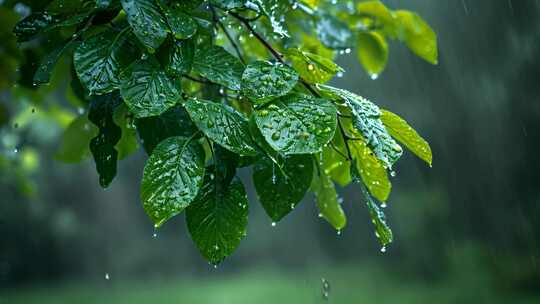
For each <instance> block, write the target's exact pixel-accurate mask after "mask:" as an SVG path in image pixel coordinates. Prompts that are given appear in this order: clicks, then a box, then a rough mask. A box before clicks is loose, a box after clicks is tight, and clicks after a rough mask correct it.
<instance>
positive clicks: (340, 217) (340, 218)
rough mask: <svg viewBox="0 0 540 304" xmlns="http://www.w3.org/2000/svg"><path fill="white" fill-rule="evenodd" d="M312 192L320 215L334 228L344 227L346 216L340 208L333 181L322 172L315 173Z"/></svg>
mask: <svg viewBox="0 0 540 304" xmlns="http://www.w3.org/2000/svg"><path fill="white" fill-rule="evenodd" d="M313 192H314V193H315V200H316V202H317V208H318V209H319V212H320V215H321V216H322V217H323V218H324V219H325V220H326V221H327V222H328V223H330V225H332V226H333V227H334V228H335V229H336V230H341V229H343V228H345V225H346V224H347V217H346V216H345V212H344V211H343V209H342V208H341V204H340V203H339V200H338V195H337V192H336V188H335V186H334V183H333V182H332V180H331V179H330V177H329V176H328V175H326V174H324V173H323V172H320V175H319V176H317V174H315V179H314V187H313Z"/></svg>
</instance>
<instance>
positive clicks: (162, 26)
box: [121, 0, 168, 53]
mask: <svg viewBox="0 0 540 304" xmlns="http://www.w3.org/2000/svg"><path fill="white" fill-rule="evenodd" d="M121 2H122V7H123V8H124V11H125V12H126V15H127V19H128V22H129V24H130V25H131V28H132V29H133V33H135V36H137V38H138V39H139V40H140V41H141V43H142V44H143V45H144V46H146V48H147V49H148V51H149V52H150V53H154V52H155V50H156V49H157V48H158V47H159V46H160V45H161V44H162V43H163V41H165V38H167V30H168V27H167V22H166V21H165V19H164V18H163V16H162V15H161V13H160V11H159V7H158V6H157V5H156V3H155V2H154V0H121Z"/></svg>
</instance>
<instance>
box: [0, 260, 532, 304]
mask: <svg viewBox="0 0 540 304" xmlns="http://www.w3.org/2000/svg"><path fill="white" fill-rule="evenodd" d="M321 273H325V274H326V276H325V278H326V279H327V280H328V281H329V282H330V285H331V290H330V295H329V299H328V301H324V300H323V298H322V283H321ZM539 300H540V299H538V298H536V299H534V298H530V297H529V298H528V297H526V296H518V295H514V294H502V293H499V292H497V290H496V289H495V288H490V286H489V283H487V282H486V281H485V280H484V279H483V278H482V277H479V276H473V277H471V276H465V277H462V278H454V279H449V280H448V281H445V282H439V283H430V282H418V281H411V280H406V279H403V278H397V277H393V276H392V275H391V274H390V273H388V272H383V271H381V270H377V269H369V268H368V267H360V266H351V267H343V268H339V269H336V268H333V269H332V270H331V271H324V272H322V271H318V270H313V269H312V270H310V271H308V272H305V273H283V272H277V271H275V270H268V269H266V270H259V271H252V272H247V273H242V274H235V275H230V274H228V275H225V274H216V275H210V276H202V277H197V278H179V279H173V280H148V281H144V280H139V281H126V280H120V279H115V278H114V277H113V276H111V279H110V280H105V279H103V282H87V283H85V282H70V283H66V284H58V285H52V286H41V287H27V288H21V289H17V290H10V291H5V290H4V291H2V294H0V303H2V304H4V303H5V304H8V303H9V304H23V303H24V304H33V303H39V304H62V303H77V304H93V303H115V304H123V303H126V304H127V303H129V304H139V303H141V304H142V303H182V304H183V303H188V304H208V303H212V304H213V303H219V304H229V303H230V304H244V303H245V304H248V303H249V304H254V303H255V304H276V303H278V304H288V303H294V304H297V303H355V304H356V303H370V304H371V303H377V304H386V303H400V304H407V303H411V304H412V303H414V304H421V303H426V304H427V303H429V304H432V303H438V304H440V303H490V304H497V303H501V304H502V303H523V304H528V303H531V304H532V303H540V301H539Z"/></svg>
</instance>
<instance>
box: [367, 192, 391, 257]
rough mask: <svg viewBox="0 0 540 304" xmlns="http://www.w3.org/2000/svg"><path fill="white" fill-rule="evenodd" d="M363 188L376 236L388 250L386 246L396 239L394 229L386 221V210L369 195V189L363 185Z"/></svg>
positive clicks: (383, 248) (384, 248)
mask: <svg viewBox="0 0 540 304" xmlns="http://www.w3.org/2000/svg"><path fill="white" fill-rule="evenodd" d="M361 189H362V194H363V195H364V199H365V201H366V205H367V207H368V211H369V216H370V217H371V222H372V223H373V225H374V226H375V236H376V237H377V239H378V240H379V242H380V243H381V245H382V246H383V247H382V249H381V250H386V246H388V245H389V244H390V243H392V241H393V240H394V235H393V233H392V230H391V229H390V227H389V226H388V224H387V223H386V216H385V214H384V212H383V211H382V210H381V208H380V207H379V206H378V205H377V204H376V203H375V202H374V201H373V199H372V198H371V196H370V195H369V192H368V190H367V189H366V188H365V187H364V186H361Z"/></svg>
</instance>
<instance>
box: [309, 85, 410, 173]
mask: <svg viewBox="0 0 540 304" xmlns="http://www.w3.org/2000/svg"><path fill="white" fill-rule="evenodd" d="M318 88H319V89H320V90H321V92H322V93H323V94H325V95H327V96H329V97H332V98H337V99H338V100H340V101H341V102H343V103H344V104H345V105H346V106H347V107H348V108H349V109H350V111H351V114H352V121H353V126H354V128H355V129H356V130H357V131H358V132H360V133H361V134H362V136H363V137H364V138H365V139H366V142H367V144H368V147H369V148H370V149H371V150H372V151H373V152H374V153H375V156H377V158H378V159H379V160H381V161H382V162H383V165H384V166H385V167H387V168H389V169H390V168H392V165H393V164H394V163H395V162H396V161H397V160H398V159H399V158H400V157H401V155H402V154H403V149H402V148H401V147H400V146H399V145H398V144H397V143H396V142H395V140H394V139H393V138H392V137H391V136H390V134H388V131H387V130H386V128H385V127H384V125H383V123H382V121H381V110H380V109H379V107H378V106H376V105H375V104H374V103H372V102H370V101H369V100H367V99H365V98H363V97H361V96H358V95H356V94H354V93H351V92H349V91H346V90H342V89H338V88H334V87H331V86H326V85H319V86H318Z"/></svg>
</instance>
